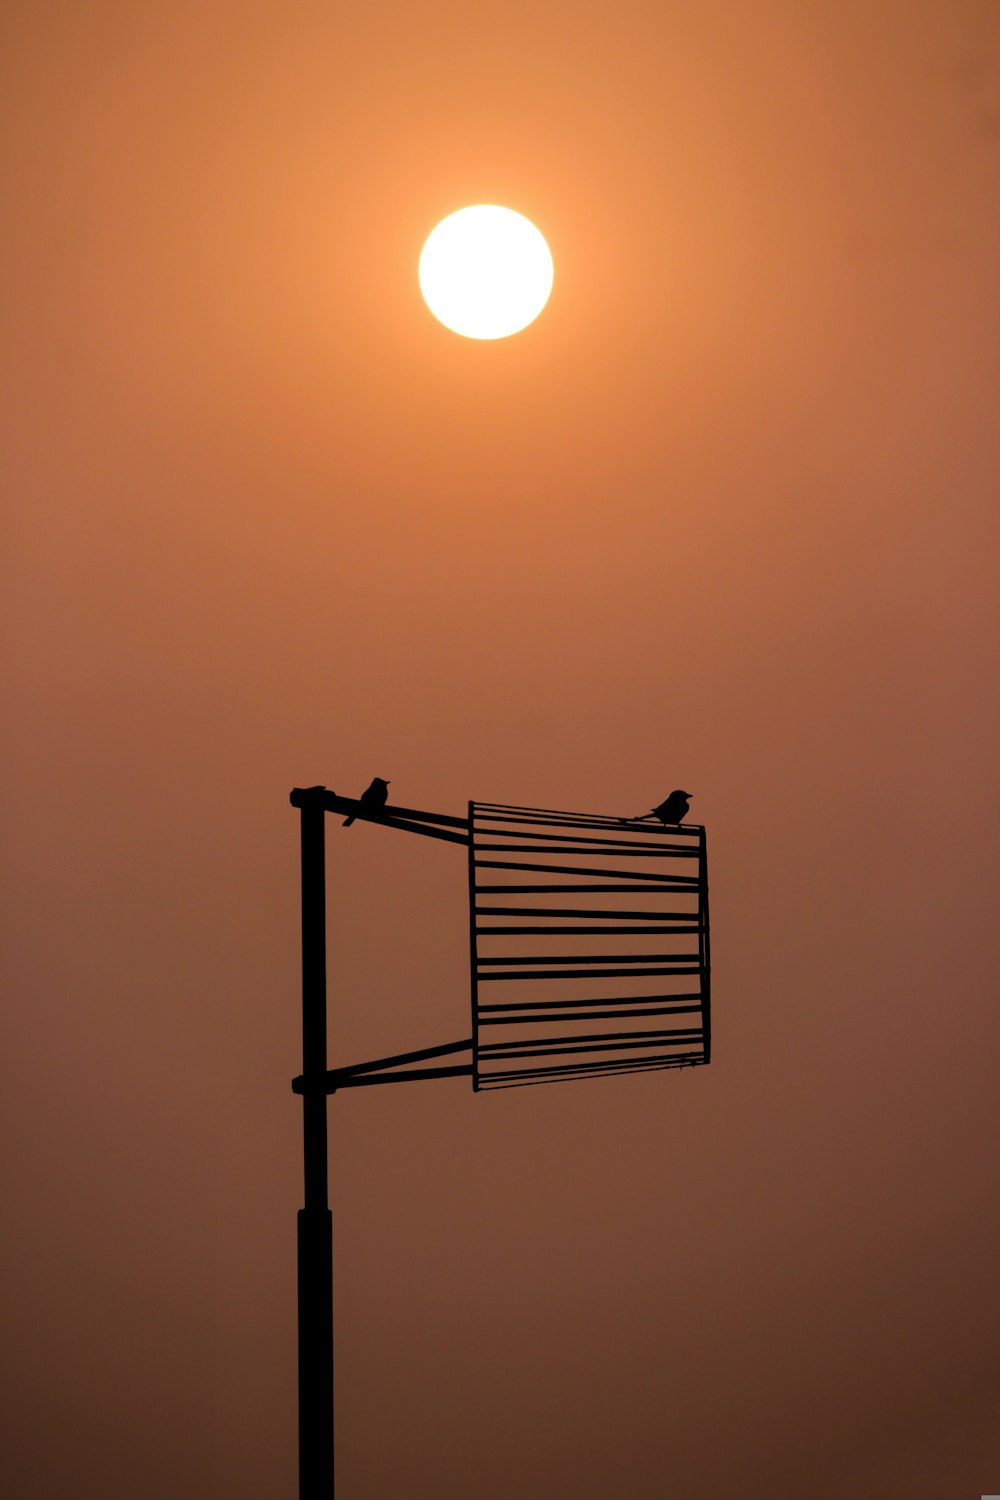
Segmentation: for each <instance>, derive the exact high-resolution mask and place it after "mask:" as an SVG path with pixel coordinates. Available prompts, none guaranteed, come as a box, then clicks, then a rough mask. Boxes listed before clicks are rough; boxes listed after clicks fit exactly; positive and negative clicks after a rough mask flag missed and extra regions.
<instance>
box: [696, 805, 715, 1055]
mask: <svg viewBox="0 0 1000 1500" xmlns="http://www.w3.org/2000/svg"><path fill="white" fill-rule="evenodd" d="M698 951H699V956H700V960H701V965H700V967H701V1024H702V1028H703V1032H704V1037H705V1042H704V1048H705V1062H706V1063H710V1062H711V1061H712V955H711V949H710V947H709V927H708V847H707V843H706V839H705V830H704V828H702V829H701V832H700V833H699V835H698Z"/></svg>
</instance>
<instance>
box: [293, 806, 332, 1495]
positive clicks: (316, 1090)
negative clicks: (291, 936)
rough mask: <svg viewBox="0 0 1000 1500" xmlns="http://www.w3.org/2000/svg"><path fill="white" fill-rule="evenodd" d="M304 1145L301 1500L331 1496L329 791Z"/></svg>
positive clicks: (311, 871) (320, 832)
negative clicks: (327, 1149) (327, 955)
mask: <svg viewBox="0 0 1000 1500" xmlns="http://www.w3.org/2000/svg"><path fill="white" fill-rule="evenodd" d="M299 806H300V808H301V812H302V1080H303V1088H302V1147H303V1164H304V1169H305V1197H304V1206H303V1207H302V1208H301V1209H300V1210H299V1215H298V1252H299V1253H298V1263H299V1265H298V1269H299V1500H332V1497H333V1492H334V1491H333V1224H332V1218H331V1214H330V1206H329V1198H328V1195H327V1154H326V1147H327V1142H326V1069H327V1059H326V846H325V816H326V814H325V810H324V806H323V788H322V787H315V788H312V789H310V791H308V792H306V793H304V794H302V798H301V801H300V802H299Z"/></svg>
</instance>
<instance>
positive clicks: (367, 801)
mask: <svg viewBox="0 0 1000 1500" xmlns="http://www.w3.org/2000/svg"><path fill="white" fill-rule="evenodd" d="M388 796H389V783H388V782H387V781H383V780H382V778H381V776H375V777H373V778H372V783H371V786H368V787H366V788H365V790H364V791H363V792H362V793H361V796H360V797H359V798H358V812H366V813H374V812H378V810H379V808H380V807H384V806H385V804H386V801H387V799H388ZM357 815H358V814H357V813H351V816H350V817H349V818H345V819H344V827H345V828H350V826H351V824H352V823H353V822H354V819H355V818H356V817H357Z"/></svg>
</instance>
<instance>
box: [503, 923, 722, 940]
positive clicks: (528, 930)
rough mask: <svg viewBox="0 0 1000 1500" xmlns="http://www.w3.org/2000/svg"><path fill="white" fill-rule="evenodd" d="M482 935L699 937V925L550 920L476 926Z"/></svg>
mask: <svg viewBox="0 0 1000 1500" xmlns="http://www.w3.org/2000/svg"><path fill="white" fill-rule="evenodd" d="M476 931H477V933H478V934H479V935H480V937H506V936H519V935H524V934H527V935H530V934H532V933H537V934H538V935H539V936H540V937H550V936H551V935H552V934H553V933H554V934H556V935H557V936H560V937H565V936H567V935H568V934H573V935H574V936H580V937H588V936H591V937H592V936H596V935H598V934H602V933H609V932H610V933H616V934H617V933H625V932H628V933H634V932H641V933H643V934H644V936H646V937H650V936H652V937H656V936H657V935H662V934H664V933H670V934H677V933H687V934H688V935H689V936H693V937H697V936H698V929H697V927H623V926H622V924H621V923H620V922H618V923H616V924H615V925H614V926H612V927H582V926H577V927H554V926H553V925H552V924H551V923H550V922H539V923H537V924H536V925H535V926H534V927H479V926H477V927H476Z"/></svg>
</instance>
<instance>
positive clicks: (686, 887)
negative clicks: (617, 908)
mask: <svg viewBox="0 0 1000 1500" xmlns="http://www.w3.org/2000/svg"><path fill="white" fill-rule="evenodd" d="M498 867H499V868H500V869H514V868H517V869H521V868H522V866H520V865H518V866H513V865H500V864H499V861H498ZM640 878H641V877H640ZM622 879H623V880H634V879H636V876H635V874H634V872H632V871H630V872H629V874H628V875H627V876H626V875H625V874H624V873H623V874H622ZM678 882H680V884H678ZM473 889H474V891H475V892H476V894H477V895H498V894H501V893H502V894H504V895H508V896H531V895H539V896H541V895H577V894H579V895H582V894H587V895H589V894H590V893H591V892H592V891H600V892H601V894H602V895H605V894H611V893H614V894H616V895H617V894H619V893H620V892H622V891H624V892H627V893H628V894H629V895H633V896H638V895H641V896H660V895H662V894H663V892H664V891H670V892H671V893H672V894H674V895H678V894H683V895H687V894H688V893H690V894H691V895H697V893H698V883H697V881H694V882H692V881H691V880H689V879H688V877H687V876H686V875H680V876H678V877H677V878H676V879H675V880H674V881H673V883H671V880H670V878H669V877H668V878H666V879H665V880H663V881H662V883H661V884H660V885H658V886H652V885H591V884H590V883H589V882H587V881H584V882H581V881H579V880H578V881H576V882H575V883H574V884H573V885H502V884H500V885H493V884H492V883H490V884H488V885H477V886H474V887H473ZM693 915H694V913H692V916H693Z"/></svg>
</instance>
